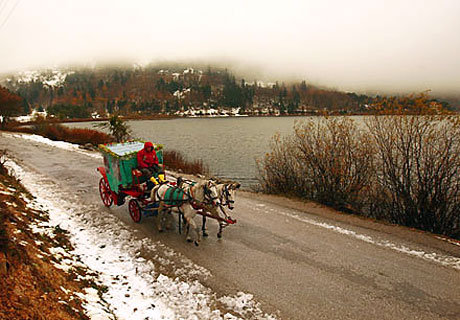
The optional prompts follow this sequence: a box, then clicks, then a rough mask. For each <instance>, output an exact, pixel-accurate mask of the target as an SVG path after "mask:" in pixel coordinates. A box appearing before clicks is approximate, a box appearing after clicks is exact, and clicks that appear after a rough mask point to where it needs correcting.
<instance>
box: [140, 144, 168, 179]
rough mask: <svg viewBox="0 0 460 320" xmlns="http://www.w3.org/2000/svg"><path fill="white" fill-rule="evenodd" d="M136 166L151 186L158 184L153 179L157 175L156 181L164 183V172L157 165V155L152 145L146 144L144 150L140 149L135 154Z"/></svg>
mask: <svg viewBox="0 0 460 320" xmlns="http://www.w3.org/2000/svg"><path fill="white" fill-rule="evenodd" d="M137 166H138V168H139V170H140V171H141V172H142V174H143V175H144V176H145V177H147V178H149V180H150V181H151V182H153V184H155V185H157V184H158V181H157V179H155V176H156V175H158V180H159V182H160V183H164V182H166V180H165V176H164V171H163V170H162V169H161V167H160V165H159V162H158V157H157V153H156V152H155V148H154V147H153V143H151V142H146V143H145V144H144V149H141V150H139V151H138V152H137Z"/></svg>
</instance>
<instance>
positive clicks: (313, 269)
mask: <svg viewBox="0 0 460 320" xmlns="http://www.w3.org/2000/svg"><path fill="white" fill-rule="evenodd" d="M0 149H7V150H8V152H9V154H10V155H11V157H12V158H13V159H15V160H16V161H18V162H19V163H20V164H21V165H22V166H24V167H26V168H28V169H29V170H33V171H36V172H39V173H40V174H42V175H44V176H46V177H47V178H48V179H49V180H50V181H52V182H53V183H55V184H57V185H58V186H59V187H60V188H61V189H62V190H64V191H65V192H68V193H69V195H70V194H71V195H72V197H73V198H72V199H74V201H80V202H81V204H82V206H85V205H88V210H93V211H94V214H95V215H101V214H111V215H115V216H117V217H119V218H120V219H121V220H122V221H123V222H124V223H126V224H127V225H129V226H130V227H131V228H132V230H133V232H136V233H138V234H139V236H140V237H150V238H153V239H156V240H159V241H161V242H162V243H163V244H165V245H166V246H168V247H169V248H172V249H173V250H175V251H177V252H180V253H182V254H183V255H185V256H187V257H188V258H190V259H191V260H192V261H193V262H194V263H196V264H198V265H200V266H203V267H204V268H206V269H208V270H209V271H210V272H211V274H212V276H211V277H208V278H207V279H206V280H204V283H203V284H204V285H206V286H208V287H209V288H211V289H212V290H213V291H214V292H216V293H218V294H234V293H235V292H238V291H244V292H249V293H252V294H253V295H254V297H255V299H256V300H257V301H258V302H260V303H261V306H262V309H263V310H264V311H265V312H269V313H272V314H275V315H277V316H278V317H279V318H281V319H460V243H459V242H455V241H448V240H446V239H441V238H440V237H437V236H435V235H430V234H427V233H423V232H420V231H416V230H409V229H407V228H403V227H399V226H391V225H386V224H382V223H376V222H373V221H370V220H367V219H363V218H359V217H353V216H348V215H345V214H341V213H338V212H335V211H333V210H331V209H328V208H324V207H321V206H319V205H316V204H313V203H302V202H298V201H294V200H289V199H285V198H282V197H274V196H266V195H258V194H253V193H249V192H239V193H238V195H237V199H236V208H235V210H234V212H232V216H233V217H234V218H236V219H237V220H238V222H237V224H236V225H233V226H229V227H228V228H226V229H225V230H224V236H223V239H221V240H219V239H217V237H216V233H217V224H216V223H215V222H214V221H208V225H209V234H210V236H209V238H206V239H203V241H202V242H201V245H200V246H199V247H195V246H193V245H192V244H190V243H187V242H185V240H184V238H183V237H182V236H180V235H179V234H178V233H177V231H175V230H174V231H168V232H164V233H161V234H160V233H158V232H157V231H156V228H155V221H154V219H153V218H146V219H143V220H142V221H141V223H139V224H135V223H133V222H132V221H131V219H130V217H129V214H128V210H127V205H124V206H122V207H115V208H114V207H112V208H110V209H107V208H105V207H104V206H103V204H102V202H101V200H100V198H99V192H98V181H99V179H100V176H99V174H98V173H97V172H96V168H97V167H98V166H101V165H102V160H101V159H100V158H97V157H91V156H88V155H87V154H84V153H80V152H76V151H69V150H64V149H60V148H56V147H52V146H48V145H45V144H43V143H38V142H31V141H28V140H25V139H22V138H17V137H16V138H15V137H12V136H11V135H10V134H2V133H0ZM241 165H244V163H242V164H241ZM50 196H52V195H50ZM89 204H90V205H89ZM197 221H199V220H198V218H197ZM151 259H154V257H152V258H151ZM163 271H164V272H167V270H163Z"/></svg>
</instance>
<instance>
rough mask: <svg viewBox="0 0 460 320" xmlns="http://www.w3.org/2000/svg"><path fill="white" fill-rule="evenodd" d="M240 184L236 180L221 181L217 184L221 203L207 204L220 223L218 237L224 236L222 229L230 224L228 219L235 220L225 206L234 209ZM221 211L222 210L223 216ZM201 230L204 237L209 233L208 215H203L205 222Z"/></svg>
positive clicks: (210, 212)
mask: <svg viewBox="0 0 460 320" xmlns="http://www.w3.org/2000/svg"><path fill="white" fill-rule="evenodd" d="M240 186H241V185H240V184H239V183H236V182H231V183H219V184H218V185H217V186H216V189H217V194H218V195H219V199H220V205H219V206H209V205H208V206H206V207H205V208H204V210H206V211H207V212H208V213H209V214H210V215H211V216H212V217H214V218H216V220H217V222H218V223H219V231H218V232H217V237H218V238H222V231H223V229H224V228H225V227H226V226H227V225H228V222H226V221H234V220H233V219H232V217H231V216H230V215H228V214H227V212H226V211H225V207H227V208H228V209H229V210H233V209H234V208H235V207H234V204H235V197H236V191H237V190H238V189H239V188H240ZM219 212H222V214H223V217H222V216H221V214H220V213H219ZM201 231H202V233H203V237H207V236H208V233H207V232H206V215H203V224H202V226H201Z"/></svg>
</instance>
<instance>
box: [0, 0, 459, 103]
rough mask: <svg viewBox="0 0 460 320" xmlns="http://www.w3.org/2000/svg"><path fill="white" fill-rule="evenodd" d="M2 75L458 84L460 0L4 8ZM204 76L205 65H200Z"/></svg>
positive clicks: (355, 87)
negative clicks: (129, 67)
mask: <svg viewBox="0 0 460 320" xmlns="http://www.w3.org/2000/svg"><path fill="white" fill-rule="evenodd" d="M2 4H3V7H4V8H5V10H3V11H2V10H0V43H2V50H1V52H0V73H5V72H13V71H21V70H22V71H25V70H32V69H37V68H49V67H51V66H56V65H57V66H61V68H62V66H69V65H74V64H77V65H89V66H91V65H94V64H96V65H97V64H101V63H113V64H118V63H120V62H124V63H126V62H129V64H132V63H134V62H137V63H140V64H141V65H144V66H145V65H147V64H149V63H151V62H153V63H159V62H161V61H168V62H171V61H185V62H187V64H190V62H197V63H203V64H205V65H207V64H210V65H216V63H219V65H223V66H226V67H227V68H229V69H231V70H232V72H233V73H234V74H235V75H237V76H241V77H244V78H245V79H248V80H249V79H253V78H257V79H261V80H264V81H266V82H270V81H272V82H274V81H276V80H278V81H280V82H285V83H288V82H290V81H292V80H294V81H300V80H306V81H307V82H308V83H310V84H314V85H317V86H327V87H332V88H336V89H338V90H341V91H354V92H358V93H366V94H371V93H379V94H383V93H390V94H393V93H408V92H421V91H425V90H432V92H433V93H434V94H436V95H438V94H452V93H456V92H458V88H459V87H460V60H459V59H458V53H459V50H460V38H459V37H458V35H457V33H458V30H460V20H459V19H458V17H457V16H458V12H459V11H460V2H458V1H455V0H436V1H434V0H428V1H417V0H407V1H396V0H389V1H365V0H351V1H346V2H344V1H339V0H331V1H313V0H310V1H294V0H287V1H259V0H254V1H243V0H234V1H217V2H216V1H211V0H199V1H184V0H178V1H174V2H158V1H146V0H133V1H110V0H99V1H89V0H81V1H56V0H43V1H32V0H23V1H16V0H4V1H3V2H2ZM203 69H204V68H203Z"/></svg>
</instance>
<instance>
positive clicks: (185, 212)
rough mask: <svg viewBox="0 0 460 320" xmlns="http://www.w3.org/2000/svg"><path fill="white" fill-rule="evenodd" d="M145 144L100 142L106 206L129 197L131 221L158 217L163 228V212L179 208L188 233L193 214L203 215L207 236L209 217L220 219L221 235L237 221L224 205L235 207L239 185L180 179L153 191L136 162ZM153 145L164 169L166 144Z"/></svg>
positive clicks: (159, 226) (101, 170)
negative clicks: (230, 215) (224, 229)
mask: <svg viewBox="0 0 460 320" xmlns="http://www.w3.org/2000/svg"><path fill="white" fill-rule="evenodd" d="M143 147H144V142H142V141H129V142H124V143H110V144H104V145H99V150H100V151H101V153H102V154H103V157H104V166H103V167H98V168H97V171H99V173H100V174H101V175H102V177H101V179H100V181H99V193H100V196H101V199H102V202H103V203H104V205H105V206H106V207H110V206H112V205H113V204H114V205H117V206H121V205H123V204H124V203H125V201H126V199H129V202H128V211H129V214H130V216H131V218H132V220H133V221H134V222H140V221H141V218H142V216H149V215H153V216H158V228H159V230H160V231H161V230H162V224H161V220H162V218H163V217H164V215H163V213H164V212H166V211H168V212H171V209H172V208H177V209H178V210H177V211H178V212H179V218H178V223H179V232H181V229H182V228H181V223H182V222H184V223H186V224H187V234H188V227H189V226H190V225H192V227H195V223H194V222H193V217H194V216H195V215H196V214H200V215H202V216H203V226H202V233H203V235H204V236H206V235H207V234H206V231H205V222H206V217H210V218H213V219H216V220H217V221H218V222H219V232H218V237H219V238H220V237H221V236H222V229H223V228H224V227H225V226H227V225H229V224H234V223H235V222H236V220H233V219H231V218H230V217H229V216H228V215H227V214H226V212H225V209H224V206H226V207H228V208H230V209H232V206H233V202H234V200H233V197H234V190H236V189H237V188H239V184H228V183H227V184H220V185H219V184H218V183H216V182H215V181H212V180H207V181H203V182H199V183H197V182H194V181H190V180H184V179H181V178H180V179H179V183H177V182H176V181H168V182H167V183H165V184H161V185H157V186H155V187H154V188H153V189H152V190H150V188H148V186H147V180H148V177H145V176H143V175H142V172H141V171H139V170H138V164H137V157H136V155H137V152H138V151H139V150H141V149H142V148H143ZM154 148H155V152H156V154H157V157H158V161H159V165H160V166H161V167H163V169H164V163H163V162H164V161H163V146H162V145H154ZM163 171H164V170H163ZM155 178H157V177H155ZM222 214H223V217H222ZM195 229H197V228H196V227H195ZM197 234H198V231H197ZM198 238H199V234H198ZM195 243H196V244H197V242H195Z"/></svg>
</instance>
